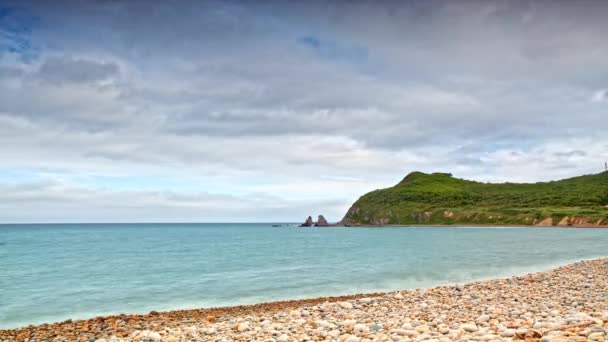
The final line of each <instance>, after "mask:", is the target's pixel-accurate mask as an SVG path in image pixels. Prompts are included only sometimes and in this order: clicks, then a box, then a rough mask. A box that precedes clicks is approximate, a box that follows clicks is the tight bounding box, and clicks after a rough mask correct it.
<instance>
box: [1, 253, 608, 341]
mask: <svg viewBox="0 0 608 342" xmlns="http://www.w3.org/2000/svg"><path fill="white" fill-rule="evenodd" d="M607 330H608V259H597V260H590V261H583V262H578V263H575V264H571V265H567V266H562V267H559V268H557V269H554V270H551V271H548V272H541V273H533V274H528V275H523V276H516V277H512V278H508V279H497V280H489V281H480V282H475V283H470V284H466V285H456V286H441V287H435V288H431V289H418V290H407V291H399V292H392V293H384V294H371V295H356V296H345V297H332V298H317V299H311V300H301V301H287V302H276V303H266V304H259V305H252V306H240V307H231V308H218V309H200V310H182V311H172V312H163V313H158V312H151V313H150V314H148V315H118V316H110V317H98V318H94V319H90V320H80V321H66V322H62V323H56V324H45V325H39V326H30V327H25V328H20V329H13V330H3V331H0V340H1V341H97V342H104V341H106V342H107V341H345V342H357V341H358V342H363V341H404V342H405V341H422V340H428V341H446V342H447V341H461V340H476V341H511V340H525V341H541V340H542V341H588V340H589V341H603V340H604V339H605V338H606V331H607Z"/></svg>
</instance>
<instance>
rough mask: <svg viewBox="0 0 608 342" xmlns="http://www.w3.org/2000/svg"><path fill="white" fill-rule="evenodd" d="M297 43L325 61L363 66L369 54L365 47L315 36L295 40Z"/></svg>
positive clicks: (309, 35) (310, 35) (305, 36)
mask: <svg viewBox="0 0 608 342" xmlns="http://www.w3.org/2000/svg"><path fill="white" fill-rule="evenodd" d="M297 43H298V44H300V45H301V46H303V47H305V48H307V49H310V50H311V51H313V52H314V53H315V54H316V55H317V56H318V57H319V58H322V59H325V60H330V61H336V62H341V61H344V62H349V63H353V64H364V63H366V62H367V61H368V59H369V52H368V50H367V48H365V47H362V46H358V45H353V44H345V43H338V42H336V41H333V40H329V39H321V38H320V37H319V36H318V35H315V34H308V35H304V36H301V37H299V38H298V39H297Z"/></svg>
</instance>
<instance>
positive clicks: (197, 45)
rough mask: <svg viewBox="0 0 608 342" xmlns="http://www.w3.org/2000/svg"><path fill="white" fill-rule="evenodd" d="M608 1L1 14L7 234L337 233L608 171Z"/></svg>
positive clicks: (77, 8)
mask: <svg viewBox="0 0 608 342" xmlns="http://www.w3.org/2000/svg"><path fill="white" fill-rule="evenodd" d="M607 17H608V2H606V1H563V2H559V1H495V2H494V1H479V2H473V1H410V2H396V1H386V2H382V1H343V2H342V1H327V2H321V1H300V2H296V1H264V2H262V1H243V2H240V1H217V2H214V1H205V2H202V1H191V2H188V1H124V2H123V1H73V2H70V1H52V2H51V1H38V2H28V1H22V0H19V1H10V0H9V1H7V0H3V1H1V2H0V146H1V147H0V222H84V221H86V222H107V221H110V222H131V221H146V222H147V221H181V222H183V221H198V222H209V221H211V222H213V221H299V220H303V219H304V217H305V216H307V215H309V214H310V215H317V214H325V216H326V217H327V218H328V219H329V220H330V221H336V220H339V219H340V218H341V217H342V216H343V214H344V212H345V211H346V209H347V208H348V206H349V205H350V204H351V203H352V202H353V201H354V200H356V199H357V198H358V197H359V196H360V195H362V194H363V193H365V192H367V191H370V190H373V189H377V188H382V187H387V186H391V185H393V184H394V183H396V182H398V181H399V180H400V179H401V178H402V177H403V176H404V175H406V174H407V173H409V172H411V171H414V170H420V171H427V172H432V171H446V172H452V173H454V175H455V176H457V177H461V178H468V179H476V180H482V181H511V182H526V181H541V180H552V179H560V178H565V177H569V176H575V175H580V174H585V173H596V172H599V171H601V170H602V169H603V164H604V161H605V160H607V159H608V40H607V38H606V33H607V32H608V21H606V18H607Z"/></svg>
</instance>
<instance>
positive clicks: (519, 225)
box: [298, 223, 608, 229]
mask: <svg viewBox="0 0 608 342" xmlns="http://www.w3.org/2000/svg"><path fill="white" fill-rule="evenodd" d="M333 227H337V228H539V229H547V228H549V229H551V228H558V229H560V228H563V229H605V228H608V225H565V226H560V225H555V226H553V225H551V226H539V225H521V224H473V223H471V224H460V223H458V224H456V223H455V224H383V225H379V224H378V225H374V224H361V225H343V224H333V225H328V226H320V227H298V228H333Z"/></svg>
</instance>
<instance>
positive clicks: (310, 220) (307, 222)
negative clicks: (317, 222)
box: [300, 216, 314, 227]
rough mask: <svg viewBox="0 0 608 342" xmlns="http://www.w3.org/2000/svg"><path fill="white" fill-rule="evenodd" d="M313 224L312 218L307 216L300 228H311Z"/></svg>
mask: <svg viewBox="0 0 608 342" xmlns="http://www.w3.org/2000/svg"><path fill="white" fill-rule="evenodd" d="M313 224H314V222H312V217H310V216H308V218H307V219H306V221H304V223H302V224H301V225H300V227H312V225H313Z"/></svg>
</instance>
